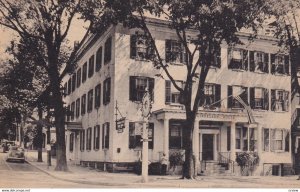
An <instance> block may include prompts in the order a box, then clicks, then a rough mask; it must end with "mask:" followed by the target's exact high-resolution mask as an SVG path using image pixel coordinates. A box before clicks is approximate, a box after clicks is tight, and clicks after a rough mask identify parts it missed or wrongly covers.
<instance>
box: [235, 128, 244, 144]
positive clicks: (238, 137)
mask: <svg viewBox="0 0 300 192" xmlns="http://www.w3.org/2000/svg"><path fill="white" fill-rule="evenodd" d="M241 141H242V129H241V128H236V130H235V148H236V149H242V147H241V146H242V145H241Z"/></svg>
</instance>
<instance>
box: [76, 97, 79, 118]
mask: <svg viewBox="0 0 300 192" xmlns="http://www.w3.org/2000/svg"><path fill="white" fill-rule="evenodd" d="M75 111H76V118H78V117H79V114H80V98H78V99H77V100H76V110H75Z"/></svg>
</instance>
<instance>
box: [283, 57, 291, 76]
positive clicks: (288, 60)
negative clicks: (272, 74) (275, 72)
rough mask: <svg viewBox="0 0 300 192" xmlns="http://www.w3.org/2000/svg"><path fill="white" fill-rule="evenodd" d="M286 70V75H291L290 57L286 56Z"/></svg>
mask: <svg viewBox="0 0 300 192" xmlns="http://www.w3.org/2000/svg"><path fill="white" fill-rule="evenodd" d="M284 69H285V73H286V74H290V57H289V56H288V55H285V56H284Z"/></svg>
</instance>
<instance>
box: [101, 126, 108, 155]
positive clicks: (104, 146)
mask: <svg viewBox="0 0 300 192" xmlns="http://www.w3.org/2000/svg"><path fill="white" fill-rule="evenodd" d="M102 127H103V129H102V149H109V122H106V123H104V124H103V126H102Z"/></svg>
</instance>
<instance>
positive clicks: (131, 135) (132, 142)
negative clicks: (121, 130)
mask: <svg viewBox="0 0 300 192" xmlns="http://www.w3.org/2000/svg"><path fill="white" fill-rule="evenodd" d="M134 132H135V124H134V122H129V134H128V135H129V149H134V148H135V134H134Z"/></svg>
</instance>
